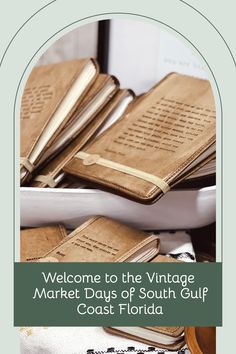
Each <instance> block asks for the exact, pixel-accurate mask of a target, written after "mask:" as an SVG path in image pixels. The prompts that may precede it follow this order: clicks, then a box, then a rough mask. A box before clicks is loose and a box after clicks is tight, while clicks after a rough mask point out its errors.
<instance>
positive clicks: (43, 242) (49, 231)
mask: <svg viewBox="0 0 236 354" xmlns="http://www.w3.org/2000/svg"><path fill="white" fill-rule="evenodd" d="M66 236H67V232H66V229H65V228H64V226H62V225H53V226H46V227H37V228H31V229H24V230H21V232H20V261H21V262H29V261H31V262H33V261H35V262H36V261H37V260H39V259H40V258H41V257H43V256H44V254H45V253H46V252H49V250H51V249H52V248H54V247H55V246H56V245H58V244H59V243H60V242H61V241H62V240H63V239H64V238H65V237H66Z"/></svg>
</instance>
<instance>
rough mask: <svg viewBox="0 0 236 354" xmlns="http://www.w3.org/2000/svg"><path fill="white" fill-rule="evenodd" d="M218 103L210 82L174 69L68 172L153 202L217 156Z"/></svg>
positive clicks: (81, 153)
mask: <svg viewBox="0 0 236 354" xmlns="http://www.w3.org/2000/svg"><path fill="white" fill-rule="evenodd" d="M215 125H216V119H215V105H214V98H213V94H212V90H211V86H210V83H209V82H208V81H206V80H202V79H197V78H194V77H190V76H186V75H181V74H176V73H173V74H170V75H168V76H167V77H166V78H165V79H163V80H162V81H161V82H160V83H159V84H158V85H156V86H155V87H154V88H153V89H151V90H150V91H149V92H148V93H146V94H144V95H142V96H141V97H139V99H137V101H136V103H135V104H134V105H133V106H132V109H130V110H129V111H128V112H126V113H125V114H124V115H123V116H122V117H121V118H120V119H118V121H117V122H116V123H115V124H113V125H112V126H111V127H110V128H109V129H107V130H106V131H105V132H104V133H103V134H101V135H100V136H98V137H97V138H96V139H95V140H93V141H92V142H91V143H90V144H89V145H88V146H87V147H86V148H84V149H82V150H81V151H79V152H78V153H77V154H76V155H75V156H74V158H73V159H72V160H71V161H70V162H68V163H67V164H66V165H65V167H64V171H65V172H67V173H70V174H72V175H75V176H78V177H79V178H80V179H82V180H85V181H87V182H89V183H90V184H93V185H94V186H100V187H102V188H104V189H107V190H109V191H112V192H114V193H116V194H120V195H122V196H124V197H127V198H131V199H133V200H135V201H138V202H142V203H147V204H148V203H153V202H155V201H156V200H158V199H159V198H160V197H161V196H163V195H164V194H165V193H166V192H168V190H169V189H170V188H171V187H173V186H174V185H175V184H177V183H179V182H180V181H182V180H183V179H185V178H186V177H187V176H188V175H190V174H191V173H193V172H194V171H195V170H197V169H199V168H200V167H202V166H203V165H204V164H206V163H207V162H208V161H209V160H211V159H213V158H214V157H215V139H216V132H215Z"/></svg>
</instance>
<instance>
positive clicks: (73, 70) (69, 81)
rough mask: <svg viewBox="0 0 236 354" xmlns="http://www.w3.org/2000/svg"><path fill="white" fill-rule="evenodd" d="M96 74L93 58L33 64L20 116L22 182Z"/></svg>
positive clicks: (96, 69)
mask: <svg viewBox="0 0 236 354" xmlns="http://www.w3.org/2000/svg"><path fill="white" fill-rule="evenodd" d="M97 75H98V65H97V63H96V61H95V60H93V59H81V60H73V61H67V62H62V63H58V64H50V65H44V66H39V67H35V68H34V69H33V70H32V72H31V74H30V76H29V78H28V80H27V83H26V86H25V90H24V93H23V97H22V103H21V115H20V128H21V129H20V131H21V141H20V154H21V155H20V156H21V160H20V167H21V170H20V171H21V173H20V176H21V183H23V182H24V181H25V180H26V179H27V177H28V175H29V174H30V173H31V172H32V171H33V170H34V168H35V165H37V162H38V160H39V159H40V157H41V155H42V153H43V151H44V150H45V148H46V147H48V146H49V145H50V144H51V143H52V142H53V140H54V139H55V137H56V136H57V135H58V134H59V132H60V131H61V130H62V129H63V127H64V126H65V124H66V123H67V122H68V121H69V120H70V118H71V117H72V116H73V113H74V112H75V110H76V109H77V107H78V105H79V103H80V102H81V101H82V99H83V98H84V96H85V94H86V92H87V91H88V90H89V88H90V87H91V85H92V84H93V82H94V81H95V79H96V77H97Z"/></svg>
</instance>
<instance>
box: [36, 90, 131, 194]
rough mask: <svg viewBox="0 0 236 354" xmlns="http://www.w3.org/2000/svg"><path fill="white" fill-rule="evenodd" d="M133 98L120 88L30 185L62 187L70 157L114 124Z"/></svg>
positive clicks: (128, 92)
mask: <svg viewBox="0 0 236 354" xmlns="http://www.w3.org/2000/svg"><path fill="white" fill-rule="evenodd" d="M132 100H133V93H132V92H131V91H129V90H118V92H117V93H116V94H115V95H114V96H113V97H112V98H111V100H110V101H109V102H108V103H107V104H106V105H105V107H104V108H103V109H102V111H101V112H99V114H97V115H96V116H95V118H94V119H93V120H92V121H91V122H90V123H89V124H88V125H87V127H85V129H84V130H83V131H82V132H81V133H80V134H79V136H78V137H77V138H76V139H74V140H73V141H72V142H71V143H70V144H69V145H68V146H67V147H66V148H65V149H64V150H62V151H61V152H60V153H59V154H58V155H57V156H56V157H54V158H53V159H52V160H51V161H49V162H48V163H47V164H46V165H45V167H43V168H42V169H41V170H40V171H39V172H38V174H37V175H36V176H35V177H34V179H33V181H32V182H31V183H30V186H31V187H40V188H44V187H51V188H54V187H56V186H58V184H61V188H62V187H63V180H64V178H65V172H63V170H62V169H63V167H64V166H65V164H66V163H67V162H68V161H70V159H71V158H72V157H73V156H74V155H75V154H76V153H77V152H78V151H79V150H80V149H82V148H83V147H84V145H85V144H86V143H87V142H88V141H89V140H91V138H93V136H94V135H95V134H97V133H98V132H100V131H101V130H103V129H104V128H105V127H106V126H107V125H108V124H112V122H113V120H114V119H116V118H117V116H118V117H120V116H121V115H122V113H123V112H124V111H125V110H126V108H127V106H128V105H129V103H130V102H132Z"/></svg>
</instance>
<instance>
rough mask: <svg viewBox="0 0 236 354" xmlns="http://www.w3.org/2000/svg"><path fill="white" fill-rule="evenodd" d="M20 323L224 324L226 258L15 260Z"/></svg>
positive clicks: (115, 324) (35, 324)
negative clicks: (223, 260) (204, 260)
mask: <svg viewBox="0 0 236 354" xmlns="http://www.w3.org/2000/svg"><path fill="white" fill-rule="evenodd" d="M14 279H15V284H14V285H15V312H14V313H15V321H14V324H15V326H134V325H135V326H152V325H155V326H180V325H181V326H182V325H183V326H220V325H221V324H222V303H221V302H222V294H221V285H222V284H221V283H222V265H221V263H208V264H206V263H204V264H203V263H177V264H175V263H174V264H173V263H142V264H140V263H96V265H95V264H94V263H30V264H27V263H15V277H14Z"/></svg>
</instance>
